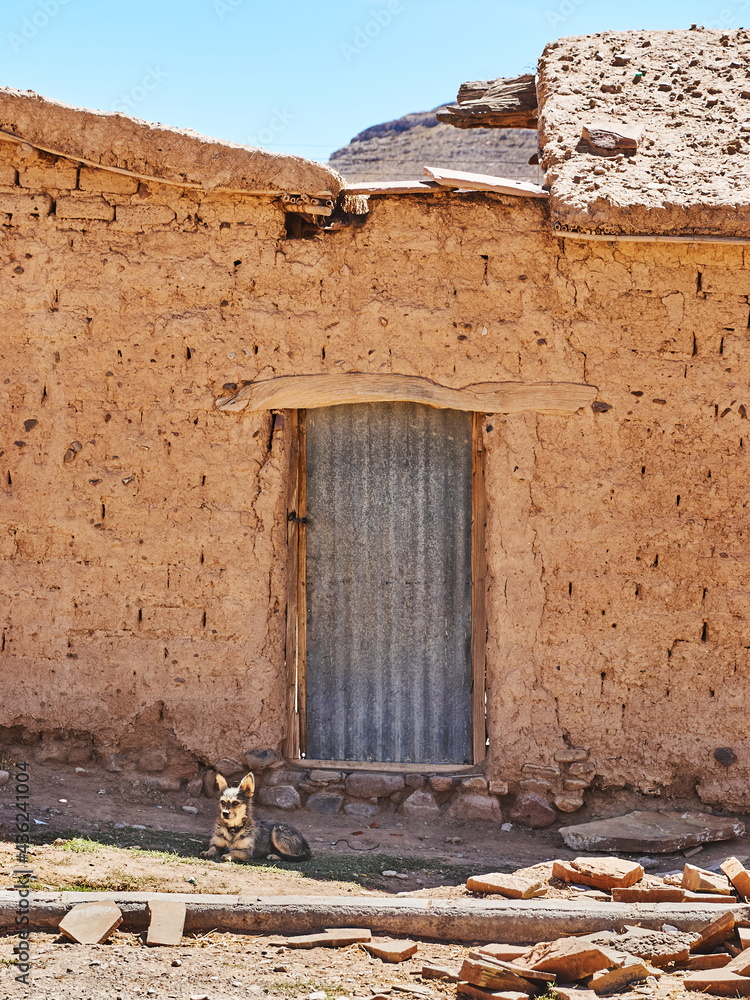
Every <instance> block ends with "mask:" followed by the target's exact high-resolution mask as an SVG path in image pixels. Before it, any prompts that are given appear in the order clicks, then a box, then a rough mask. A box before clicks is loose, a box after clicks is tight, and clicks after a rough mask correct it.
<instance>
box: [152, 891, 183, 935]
mask: <svg viewBox="0 0 750 1000" xmlns="http://www.w3.org/2000/svg"><path fill="white" fill-rule="evenodd" d="M186 914H187V906H186V904H185V903H184V902H182V900H179V899H170V898H169V897H168V896H159V897H157V898H156V899H150V900H149V901H148V915H149V924H148V932H147V934H146V944H147V945H150V946H151V947H156V946H160V945H163V946H175V945H178V944H180V943H181V941H182V935H183V932H184V930H185V916H186Z"/></svg>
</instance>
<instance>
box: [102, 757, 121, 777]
mask: <svg viewBox="0 0 750 1000" xmlns="http://www.w3.org/2000/svg"><path fill="white" fill-rule="evenodd" d="M106 767H107V770H108V771H111V772H113V773H118V772H119V771H122V755H121V754H119V753H111V754H108V755H107V764H106Z"/></svg>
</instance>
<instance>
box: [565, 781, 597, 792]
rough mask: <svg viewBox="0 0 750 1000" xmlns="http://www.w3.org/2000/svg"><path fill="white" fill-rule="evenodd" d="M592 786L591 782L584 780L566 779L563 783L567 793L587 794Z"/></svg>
mask: <svg viewBox="0 0 750 1000" xmlns="http://www.w3.org/2000/svg"><path fill="white" fill-rule="evenodd" d="M590 784H591V782H590V781H584V780H583V779H582V778H566V779H565V781H563V788H564V789H565V791H566V792H585V791H586V789H587V788H588V787H589V785H590Z"/></svg>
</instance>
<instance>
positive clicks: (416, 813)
mask: <svg viewBox="0 0 750 1000" xmlns="http://www.w3.org/2000/svg"><path fill="white" fill-rule="evenodd" d="M398 811H399V812H400V813H401V815H402V816H409V817H411V818H412V819H434V817H435V816H439V815H440V806H439V805H438V804H437V802H436V801H435V796H434V795H433V794H432V792H426V791H423V790H422V789H420V788H418V789H417V790H416V791H414V792H412V793H411V795H410V796H409V797H408V798H407V799H404V801H403V802H402V803H401V805H400V806H399V809H398Z"/></svg>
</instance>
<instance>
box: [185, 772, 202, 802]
mask: <svg viewBox="0 0 750 1000" xmlns="http://www.w3.org/2000/svg"><path fill="white" fill-rule="evenodd" d="M187 790H188V795H189V796H190V798H191V799H197V798H198V797H199V795H200V793H201V792H202V791H203V778H201V777H200V775H199V776H198V777H195V778H191V779H190V781H188V783H187Z"/></svg>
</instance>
